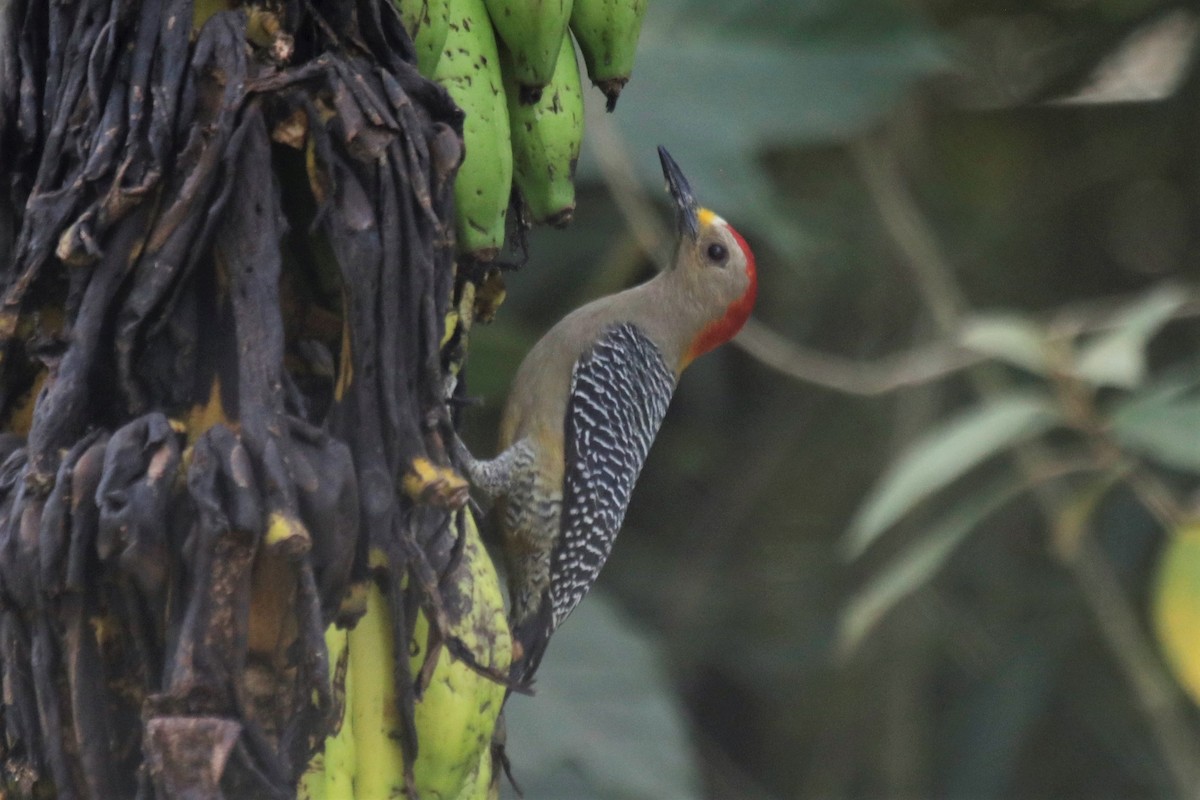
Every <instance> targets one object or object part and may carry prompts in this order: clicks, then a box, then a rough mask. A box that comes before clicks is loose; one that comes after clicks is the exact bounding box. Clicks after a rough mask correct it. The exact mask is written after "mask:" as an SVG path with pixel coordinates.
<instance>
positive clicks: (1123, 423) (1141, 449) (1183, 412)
mask: <svg viewBox="0 0 1200 800" xmlns="http://www.w3.org/2000/svg"><path fill="white" fill-rule="evenodd" d="M1196 382H1197V379H1196V377H1195V376H1192V377H1190V378H1186V377H1185V378H1172V379H1170V380H1167V381H1164V382H1163V383H1162V384H1161V385H1159V386H1158V387H1156V388H1155V389H1154V390H1153V391H1145V392H1141V393H1139V394H1137V395H1135V396H1133V397H1131V398H1130V399H1129V400H1128V401H1126V402H1125V403H1123V404H1121V405H1120V406H1119V407H1118V408H1117V410H1116V411H1115V412H1114V413H1113V415H1112V418H1111V420H1110V422H1111V425H1112V432H1113V436H1114V437H1116V439H1117V441H1118V442H1120V443H1121V444H1122V445H1124V446H1125V447H1128V448H1130V449H1131V450H1134V451H1136V452H1138V453H1141V454H1142V455H1145V456H1146V457H1148V458H1150V459H1153V460H1154V461H1157V462H1158V463H1160V464H1164V465H1166V466H1169V467H1174V468H1176V469H1182V470H1186V471H1188V472H1200V397H1198V396H1197V395H1196V394H1195V393H1194V392H1190V391H1189V389H1192V388H1194V387H1195V385H1196Z"/></svg>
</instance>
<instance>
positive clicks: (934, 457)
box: [846, 394, 1060, 556]
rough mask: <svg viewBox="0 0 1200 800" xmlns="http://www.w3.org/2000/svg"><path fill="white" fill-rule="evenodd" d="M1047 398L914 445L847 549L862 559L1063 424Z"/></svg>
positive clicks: (1030, 397)
mask: <svg viewBox="0 0 1200 800" xmlns="http://www.w3.org/2000/svg"><path fill="white" fill-rule="evenodd" d="M1059 419H1060V417H1059V413H1058V410H1057V409H1056V408H1055V407H1054V404H1053V402H1052V401H1051V400H1050V399H1049V398H1047V397H1044V396H1042V395H1035V394H1013V395H1007V396H1002V397H998V398H996V399H994V400H988V401H986V402H984V403H982V404H980V405H978V406H975V407H974V408H971V409H968V410H967V411H966V412H964V413H962V414H959V415H958V416H957V417H953V418H951V419H950V420H948V421H946V422H944V423H942V424H941V425H939V426H937V427H936V428H934V429H933V430H931V431H929V432H927V433H926V434H925V435H924V436H922V437H921V438H920V439H918V440H917V441H916V442H914V443H913V444H912V445H911V446H910V447H909V448H908V449H907V450H906V451H905V452H904V453H902V454H900V456H899V457H898V458H896V460H895V461H894V462H892V465H891V466H890V467H889V468H888V471H887V473H886V474H885V475H884V477H883V480H881V481H880V482H879V483H878V484H877V485H876V486H875V488H873V489H872V490H871V492H870V494H869V495H868V496H867V499H866V501H865V502H864V503H863V504H862V506H860V507H859V509H858V512H857V513H856V514H855V515H854V519H853V520H852V521H851V523H850V529H849V532H848V534H847V537H846V548H847V550H848V552H849V553H850V555H851V556H855V555H858V554H859V553H861V552H862V551H863V550H865V549H866V548H867V547H868V546H869V545H870V544H871V542H873V541H874V540H875V539H876V538H877V537H878V536H879V534H881V533H883V532H884V531H885V530H887V529H888V528H889V527H891V526H892V525H893V524H894V523H895V522H896V521H897V520H899V519H900V518H901V517H902V516H904V514H906V513H907V512H908V511H909V510H910V509H912V507H913V506H915V505H916V504H917V503H919V502H921V501H922V500H924V499H925V498H927V497H929V496H930V495H931V494H933V493H934V492H936V491H937V490H939V489H941V488H943V487H944V486H946V485H947V484H949V483H950V482H952V481H954V480H955V479H957V478H959V477H961V476H962V475H963V474H965V473H966V472H967V471H969V470H970V469H971V468H972V467H974V466H976V465H977V464H979V463H980V462H982V461H983V460H984V459H986V458H988V457H989V456H992V455H995V454H996V453H998V452H1000V451H1001V450H1003V449H1005V448H1007V447H1010V446H1011V445H1013V444H1015V443H1017V442H1019V441H1022V440H1024V439H1027V438H1029V437H1031V436H1036V435H1037V434H1039V433H1044V432H1045V431H1047V430H1049V429H1050V428H1052V427H1054V426H1055V425H1056V424H1058V422H1059Z"/></svg>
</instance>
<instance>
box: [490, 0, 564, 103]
mask: <svg viewBox="0 0 1200 800" xmlns="http://www.w3.org/2000/svg"><path fill="white" fill-rule="evenodd" d="M572 5H573V3H572V0H487V9H488V13H489V14H490V15H491V17H492V24H493V25H494V26H496V33H498V34H500V40H501V41H502V42H504V45H505V47H507V48H508V51H509V53H510V55H511V58H510V59H509V64H508V65H507V69H509V70H510V71H511V73H512V75H513V76H514V77H515V79H516V83H517V84H518V86H519V87H520V89H519V91H518V92H516V96H517V97H518V99H519V100H520V102H521V103H523V104H526V105H529V104H532V103H536V102H537V101H538V98H540V97H541V95H542V89H544V88H545V87H546V85H547V84H549V83H550V80H551V79H552V78H553V76H554V71H555V69H556V65H557V64H558V54H559V52H560V51H561V50H562V46H563V39H565V38H566V34H567V23H568V22H570V20H571V7H572ZM567 46H568V47H570V45H569V44H568V45H567Z"/></svg>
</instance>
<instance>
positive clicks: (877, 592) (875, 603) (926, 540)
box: [837, 479, 1023, 657]
mask: <svg viewBox="0 0 1200 800" xmlns="http://www.w3.org/2000/svg"><path fill="white" fill-rule="evenodd" d="M1022 488H1023V487H1022V486H1021V484H1020V483H1019V482H1017V481H1014V480H1012V479H1008V480H1003V481H997V482H994V483H992V484H991V485H989V486H987V487H985V488H983V489H981V490H979V491H977V492H975V493H974V494H973V495H971V496H969V497H964V498H962V499H961V500H960V501H959V502H958V503H957V504H956V505H955V506H954V508H953V509H951V510H950V511H949V512H947V513H946V514H945V515H943V516H942V518H941V519H940V520H939V521H938V522H936V523H935V524H933V525H930V526H929V527H928V528H926V529H925V530H923V531H922V532H921V534H920V536H919V537H918V538H917V539H916V541H914V542H913V543H912V544H910V545H909V546H908V547H906V548H905V549H904V550H903V551H902V552H901V553H900V554H899V555H897V556H896V557H895V558H894V559H892V560H891V561H890V562H889V563H888V564H887V566H885V567H884V568H883V569H881V570H879V571H878V572H877V573H875V574H874V575H873V576H872V577H871V579H870V580H869V582H868V583H867V585H866V586H864V587H863V588H862V590H860V591H859V592H857V593H856V594H854V595H853V596H851V597H850V599H849V601H848V602H847V604H846V607H845V608H844V609H843V611H842V613H841V616H840V618H839V620H838V643H837V650H838V652H839V654H840V655H841V656H842V657H845V656H848V655H850V654H851V653H852V652H853V651H854V650H855V649H857V647H858V645H859V644H860V643H861V642H862V640H863V638H864V637H865V636H866V635H867V634H868V633H870V632H871V629H872V628H873V627H874V626H875V624H876V623H878V622H879V621H880V620H881V619H882V618H883V617H884V615H885V614H887V612H888V611H890V610H891V609H892V608H893V607H895V605H896V604H897V603H899V602H900V601H901V600H903V599H904V598H905V597H907V596H908V595H909V594H911V593H912V592H914V591H916V590H917V589H919V588H921V587H922V586H924V585H925V584H926V583H927V582H928V581H929V580H930V579H931V578H932V577H933V576H934V575H935V574H936V573H937V571H938V570H939V569H940V568H941V567H942V565H943V564H945V563H946V559H948V558H949V557H950V554H951V553H952V552H954V548H955V547H957V546H958V545H959V544H960V543H961V542H962V541H963V540H964V539H965V538H966V537H967V535H968V534H969V533H971V531H973V530H975V529H976V528H977V527H978V526H979V524H980V523H981V522H983V520H985V519H987V518H988V517H989V516H991V515H992V514H993V513H995V512H996V511H997V510H999V509H1000V508H1001V507H1002V506H1003V505H1005V504H1006V503H1008V502H1009V501H1010V500H1012V499H1013V498H1015V497H1016V496H1017V495H1018V494H1020V492H1021V490H1022Z"/></svg>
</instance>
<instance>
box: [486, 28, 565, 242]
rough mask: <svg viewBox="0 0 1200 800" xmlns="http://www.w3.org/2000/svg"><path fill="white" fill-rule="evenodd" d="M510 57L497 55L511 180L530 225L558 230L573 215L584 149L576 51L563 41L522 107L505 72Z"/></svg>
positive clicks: (506, 52)
mask: <svg viewBox="0 0 1200 800" xmlns="http://www.w3.org/2000/svg"><path fill="white" fill-rule="evenodd" d="M511 57H512V54H511V53H509V52H508V51H507V49H506V48H501V50H500V61H501V65H502V66H503V68H504V69H503V71H504V82H505V89H506V90H507V94H508V115H509V120H510V122H511V125H512V147H513V179H514V180H515V181H516V183H517V188H518V189H520V190H521V197H522V198H524V200H525V205H526V207H527V208H528V209H529V216H530V218H531V219H532V220H533V221H534V222H548V223H550V224H551V225H555V226H558V227H562V226H564V225H566V224H567V223H569V222H570V221H571V216H572V215H573V214H574V213H575V180H574V179H575V162H576V161H578V160H579V148H580V146H581V145H582V144H583V87H582V86H581V84H580V79H579V63H578V62H577V61H576V60H575V48H574V47H572V46H571V44H570V42H569V41H568V42H567V44H566V45H565V46H564V47H563V48H562V50H561V51H560V52H559V55H558V64H557V65H556V67H555V70H554V77H553V79H552V80H551V82H550V84H549V85H548V86H547V87H546V89H545V91H544V92H543V93H542V98H541V100H539V101H538V102H537V103H536V104H534V105H531V106H530V105H523V104H521V103H520V102H519V101H518V100H517V95H516V92H514V91H513V89H514V84H515V81H516V78H515V77H514V76H513V74H512V72H510V71H509V70H508V65H509V59H510V58H511Z"/></svg>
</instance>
